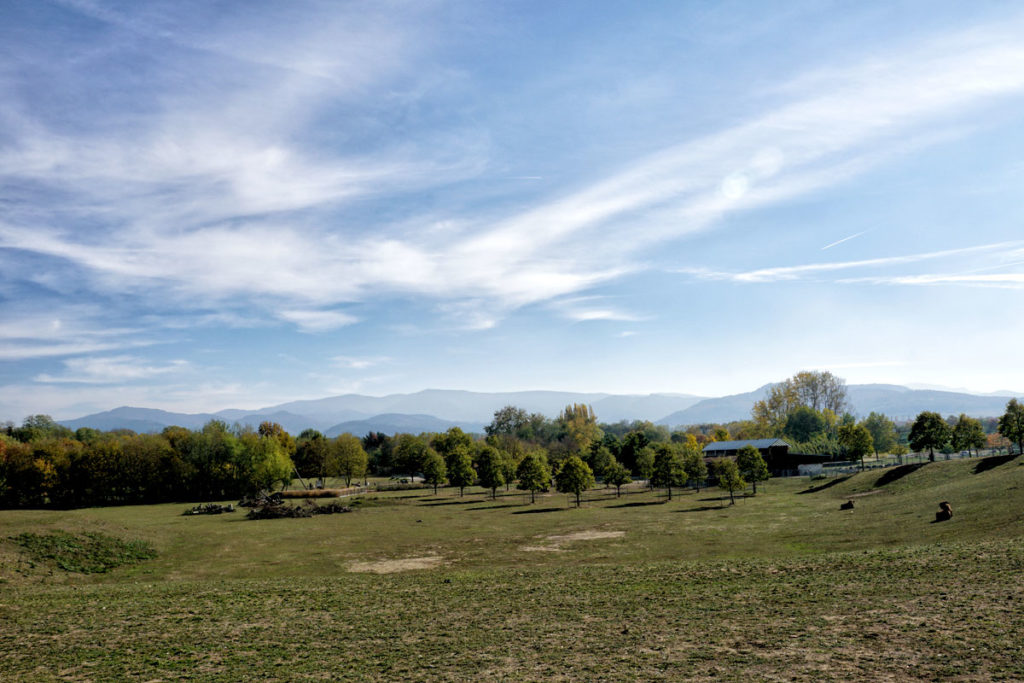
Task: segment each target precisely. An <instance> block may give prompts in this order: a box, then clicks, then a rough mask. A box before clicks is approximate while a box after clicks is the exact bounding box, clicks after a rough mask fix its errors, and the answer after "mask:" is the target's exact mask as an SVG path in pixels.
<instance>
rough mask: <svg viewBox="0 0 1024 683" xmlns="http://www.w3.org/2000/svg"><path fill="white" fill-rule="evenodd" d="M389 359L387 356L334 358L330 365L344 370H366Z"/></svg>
mask: <svg viewBox="0 0 1024 683" xmlns="http://www.w3.org/2000/svg"><path fill="white" fill-rule="evenodd" d="M389 360H390V359H389V358H388V357H387V356H371V357H365V358H360V357H355V356H334V357H333V358H331V363H332V364H333V365H335V366H336V367H339V368H343V369H346V370H366V369H368V368H372V367H374V366H376V365H380V364H381V363H386V362H387V361H389Z"/></svg>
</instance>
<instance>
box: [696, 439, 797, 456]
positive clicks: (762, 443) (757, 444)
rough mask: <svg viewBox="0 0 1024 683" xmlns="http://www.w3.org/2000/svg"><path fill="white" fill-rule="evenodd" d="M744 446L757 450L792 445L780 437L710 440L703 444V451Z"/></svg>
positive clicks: (733, 449) (735, 448) (734, 449)
mask: <svg viewBox="0 0 1024 683" xmlns="http://www.w3.org/2000/svg"><path fill="white" fill-rule="evenodd" d="M744 446H753V447H754V448H757V449H759V450H763V449H765V448H772V447H773V446H788V447H790V448H791V447H792V446H791V445H790V444H789V443H788V442H786V441H783V440H782V439H748V440H746V441H712V442H711V443H709V444H708V445H706V446H704V452H705V453H707V452H709V451H738V450H739V449H741V448H743V447H744Z"/></svg>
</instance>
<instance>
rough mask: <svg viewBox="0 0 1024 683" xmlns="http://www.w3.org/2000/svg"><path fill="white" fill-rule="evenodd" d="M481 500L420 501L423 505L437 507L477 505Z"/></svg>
mask: <svg viewBox="0 0 1024 683" xmlns="http://www.w3.org/2000/svg"><path fill="white" fill-rule="evenodd" d="M479 502H480V501H479V500H461V499H460V500H443V501H439V502H437V503H420V505H422V506H423V507H435V506H437V505H475V504H476V503H479Z"/></svg>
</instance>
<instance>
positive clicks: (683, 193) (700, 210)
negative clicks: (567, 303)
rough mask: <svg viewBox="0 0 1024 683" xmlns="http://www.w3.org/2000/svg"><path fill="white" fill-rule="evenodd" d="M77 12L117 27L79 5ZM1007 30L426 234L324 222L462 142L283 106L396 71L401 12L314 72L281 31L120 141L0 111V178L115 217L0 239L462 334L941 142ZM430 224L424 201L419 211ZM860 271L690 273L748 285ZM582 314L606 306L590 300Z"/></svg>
mask: <svg viewBox="0 0 1024 683" xmlns="http://www.w3.org/2000/svg"><path fill="white" fill-rule="evenodd" d="M75 5H76V7H78V8H79V9H80V10H82V11H85V12H87V13H91V14H92V15H95V16H100V18H103V19H104V20H107V21H111V22H112V23H115V24H118V25H122V24H124V21H125V20H123V18H118V17H119V16H120V15H117V14H116V13H113V12H112V11H110V10H103V9H102V8H101V7H100V6H97V5H95V4H93V3H76V4H75ZM133 21H134V20H133ZM1019 24H1020V22H1019V20H1018V21H1017V22H1016V24H1014V23H1013V22H1009V23H1008V24H1003V25H1000V26H987V27H979V28H976V29H973V30H969V31H964V32H962V33H960V34H956V35H944V36H941V37H938V38H936V39H935V40H934V41H931V42H926V43H917V44H912V45H908V46H903V47H902V48H901V47H898V46H897V47H893V48H892V49H890V51H889V52H888V53H886V52H883V51H879V52H877V53H876V54H874V55H872V57H871V58H870V59H867V60H865V61H862V62H860V63H850V64H847V65H839V66H834V67H832V68H829V69H821V70H818V71H815V72H814V73H811V74H808V75H805V76H801V77H798V78H794V79H792V81H791V82H789V83H788V84H786V85H785V87H780V88H779V89H778V90H777V91H776V92H772V93H770V96H771V97H772V98H774V100H775V105H774V106H773V107H769V108H768V109H767V110H766V111H765V113H763V114H761V115H758V116H754V117H752V118H750V119H748V120H747V121H746V122H744V123H740V124H738V125H733V126H730V127H726V128H723V129H722V130H720V131H718V132H715V133H712V134H709V135H705V136H703V137H698V138H692V139H683V140H680V141H678V142H676V143H675V144H672V145H669V146H668V147H665V148H664V149H663V151H660V152H658V153H656V154H652V155H649V156H640V157H637V158H633V159H627V160H624V161H621V162H620V164H619V166H618V167H609V168H605V169H604V174H603V176H602V175H601V174H594V173H588V174H586V175H587V176H589V177H590V181H589V182H588V181H585V180H582V176H580V177H576V178H574V179H572V180H570V181H569V182H565V181H563V182H562V184H561V185H556V186H547V187H544V188H541V189H538V190H536V191H532V192H530V193H528V194H525V195H523V196H522V198H521V199H520V200H519V201H518V203H516V204H512V205H510V208H505V209H503V212H504V213H503V215H493V214H486V215H485V214H483V213H474V212H472V211H467V210H465V209H463V210H460V211H457V212H456V213H455V214H454V215H452V216H449V217H447V218H446V219H445V222H446V224H450V225H454V226H457V227H456V228H455V229H453V230H445V231H441V232H437V231H434V230H430V229H424V227H425V222H424V221H419V220H417V218H418V214H417V213H416V211H417V209H411V213H410V214H408V215H406V216H405V217H404V218H403V219H402V220H400V221H387V220H385V221H383V222H380V223H375V224H372V225H365V224H362V220H364V219H362V218H353V217H348V218H347V219H339V218H338V217H337V215H336V214H335V213H334V211H335V209H336V208H337V206H338V204H339V202H347V201H349V200H354V199H356V198H365V197H374V196H376V197H381V198H387V197H388V196H391V195H395V194H396V193H398V194H401V193H404V192H409V191H410V190H411V189H414V188H425V187H440V186H445V185H447V184H450V183H452V182H454V181H456V180H459V179H464V178H467V177H472V176H474V175H477V174H479V172H480V170H481V168H483V166H484V164H485V163H486V162H485V160H484V158H483V157H482V156H480V155H479V154H477V152H476V151H470V153H468V154H466V153H461V155H460V156H459V157H457V160H456V161H455V162H453V163H449V162H446V161H441V160H440V159H439V158H432V157H430V156H429V155H423V154H422V150H417V149H415V148H410V149H407V150H400V151H399V150H395V149H393V148H390V147H388V146H382V147H379V148H377V149H374V150H372V151H370V152H367V153H365V154H361V155H353V154H348V153H342V152H339V151H337V150H327V151H323V150H315V149H313V148H312V147H310V146H309V145H305V144H301V143H296V142H295V141H294V137H295V136H294V133H295V131H296V127H295V125H294V123H293V122H292V121H291V119H290V117H292V116H294V112H295V111H297V110H299V109H304V110H305V113H304V114H303V115H302V116H301V117H300V118H301V119H302V120H303V121H309V120H310V118H311V117H315V116H317V115H318V112H321V111H322V110H326V109H329V108H330V107H331V106H335V105H336V104H337V102H338V100H339V98H341V99H343V98H344V96H345V95H344V93H340V94H339V93H338V92H336V90H335V85H333V80H332V78H331V77H330V75H331V74H332V73H346V69H349V68H354V65H357V64H359V61H360V59H361V58H367V59H370V60H371V62H372V63H373V64H377V62H381V64H382V66H380V68H376V67H371V68H370V69H369V73H370V76H368V77H367V78H366V79H365V80H363V81H360V83H362V85H361V86H360V87H369V85H370V84H381V83H385V82H387V79H389V78H391V77H393V75H394V74H395V73H396V71H398V72H401V71H403V70H404V69H408V68H409V63H408V60H409V58H410V55H412V54H414V53H415V49H416V48H415V45H420V44H424V43H429V42H430V37H429V36H424V35H422V33H417V31H416V30H415V29H414V28H412V27H411V26H410V25H408V24H406V23H403V24H401V25H400V26H399V27H398V28H395V29H394V31H393V32H392V33H387V32H388V30H389V29H388V26H389V25H388V24H387V22H384V21H382V22H380V23H379V24H375V25H374V30H377V31H380V32H381V35H382V37H381V38H380V44H381V45H383V46H384V49H383V50H378V48H379V46H378V45H377V44H369V43H367V42H364V41H358V40H357V41H356V43H355V44H356V45H357V46H358V49H356V48H350V47H346V48H344V49H342V50H341V52H338V53H333V52H331V50H330V48H329V47H325V48H324V49H323V50H321V51H318V52H317V54H319V55H321V56H320V57H318V59H319V60H320V61H321V62H322V63H320V64H316V65H312V66H311V65H310V64H309V63H306V61H304V59H303V58H302V57H301V56H300V57H296V54H297V53H296V52H295V51H294V50H293V42H294V39H295V36H290V37H289V40H288V41H287V44H286V43H285V41H283V40H282V42H281V43H280V44H275V45H271V46H270V47H269V49H268V50H267V53H268V55H267V56H264V57H260V58H259V59H257V60H256V61H260V62H261V63H263V62H267V63H269V64H270V65H271V66H274V68H276V67H277V66H282V65H283V66H284V67H286V68H283V69H281V73H278V74H277V75H276V77H275V76H274V74H268V73H266V72H260V73H259V74H258V75H259V77H260V78H261V79H267V78H269V81H267V82H266V83H263V82H261V86H260V89H259V90H258V91H257V90H256V89H254V87H253V85H252V82H251V81H245V80H244V79H243V81H242V82H241V83H235V84H234V87H231V88H227V89H226V90H225V91H224V92H223V93H221V94H220V96H219V97H215V98H213V100H212V102H210V103H208V104H206V105H205V106H202V107H201V108H200V110H199V112H198V114H197V113H194V112H192V111H191V107H192V106H193V104H194V101H193V100H192V99H190V98H189V97H186V96H184V95H182V96H181V97H178V98H176V97H174V96H171V97H166V96H165V100H166V101H167V102H169V104H168V105H166V106H167V108H166V109H165V111H164V112H163V116H161V117H158V119H157V121H158V123H157V124H156V125H155V126H153V127H152V128H149V129H142V130H132V131H129V133H128V134H127V136H119V135H115V134H111V133H108V132H103V133H102V134H100V133H89V132H74V131H60V132H58V133H55V132H54V131H52V130H50V129H49V128H47V126H46V125H45V124H44V123H43V122H40V121H38V120H34V119H32V118H31V117H26V116H25V115H23V113H22V112H21V111H20V110H19V109H18V108H17V107H16V106H12V105H8V106H7V107H6V108H5V109H4V110H3V111H4V112H6V120H8V121H14V122H15V123H17V124H18V127H17V129H16V130H17V131H18V133H19V134H18V135H17V136H16V137H17V138H18V139H19V142H18V143H17V144H15V145H13V146H8V147H6V148H4V149H3V150H2V151H0V175H3V176H4V177H7V178H12V179H20V180H26V181H31V182H33V183H39V184H42V185H44V186H48V187H50V188H52V189H54V190H59V191H61V192H66V193H69V194H70V195H71V196H72V197H74V198H75V199H74V201H73V202H72V203H71V205H70V206H68V207H65V209H64V210H65V211H70V212H71V213H72V214H77V217H78V218H79V219H81V220H86V221H90V222H94V221H96V220H97V218H98V217H102V218H103V219H104V221H105V223H106V224H107V225H109V226H113V227H111V228H109V232H108V233H107V234H106V235H104V236H102V237H97V236H96V235H95V234H93V235H84V234H82V233H80V232H78V231H74V230H62V229H57V228H55V227H53V226H54V225H56V224H57V222H56V221H55V220H53V217H52V216H48V215H45V213H44V214H42V215H40V214H38V213H33V214H32V215H20V214H19V215H18V219H17V220H13V221H12V220H10V219H9V220H8V221H7V223H6V224H5V225H2V226H0V248H2V247H6V248H9V249H19V250H25V251H28V252H34V253H38V254H45V255H47V256H50V257H56V258H60V259H64V260H67V261H71V262H74V263H75V264H78V265H79V266H81V267H82V268H84V269H86V270H87V271H88V272H91V273H93V274H94V275H95V282H96V286H98V287H100V288H103V289H105V290H111V289H115V288H124V287H131V288H133V289H134V290H135V291H137V292H140V293H147V294H148V295H149V296H165V295H167V294H172V295H177V296H178V299H177V300H178V301H183V300H187V299H188V298H189V297H191V298H193V299H194V298H195V297H201V303H203V304H209V303H211V302H217V301H222V300H259V299H260V298H261V297H267V296H270V297H272V298H273V302H272V304H273V307H274V308H276V309H278V310H284V311H291V312H292V313H290V314H288V315H291V317H290V318H289V317H288V315H285V314H282V315H281V316H280V317H282V318H283V319H285V320H289V321H291V322H296V323H297V324H299V325H300V327H302V328H303V329H305V330H307V331H308V330H313V329H330V328H331V327H337V326H338V325H341V324H346V323H347V322H349V321H347V320H346V319H345V317H344V316H345V315H348V314H341V313H337V312H334V313H332V314H330V315H327V316H325V315H319V314H308V313H304V314H302V315H301V316H299V317H296V315H297V314H296V313H295V312H301V311H307V312H308V311H323V310H324V309H326V308H329V307H331V306H339V305H345V304H347V303H352V302H356V301H367V300H372V299H379V298H382V297H391V296H399V297H403V296H414V297H426V298H429V299H432V300H434V301H435V302H437V303H438V304H439V305H440V307H441V309H442V310H454V311H457V312H462V313H465V312H467V311H469V312H472V311H478V312H480V311H486V314H484V313H480V314H479V315H477V314H472V315H468V316H466V319H467V320H470V319H475V320H477V323H476V324H475V325H471V326H475V327H476V328H478V329H486V328H488V327H491V326H493V325H494V324H496V322H497V321H498V320H500V318H501V317H502V316H504V315H506V314H507V313H508V312H509V311H512V310H515V309H516V308H519V307H522V306H524V305H528V304H533V303H538V302H545V301H552V300H556V299H557V298H559V297H564V296H567V295H571V294H576V293H580V292H583V291H586V290H587V289H589V288H591V287H593V286H594V285H596V284H599V283H602V282H607V281H609V280H613V279H616V278H619V277H621V276H623V275H625V274H627V273H631V272H636V271H637V270H641V269H643V268H645V267H646V266H645V265H644V264H643V262H642V261H643V259H642V258H641V256H640V255H641V254H642V253H644V251H645V250H648V249H650V248H651V247H652V246H655V245H658V244H662V243H664V242H666V241H670V240H674V239H678V238H680V237H683V236H686V235H688V234H691V233H694V232H697V231H701V230H707V229H709V228H711V227H713V226H715V225H716V224H717V223H718V221H720V219H721V218H722V217H724V216H726V215H728V214H730V213H732V212H737V211H746V210H751V209H756V208H760V207H766V206H772V205H775V204H778V203H780V202H784V201H787V200H791V199H793V198H795V197H800V196H804V195H807V194H810V193H813V192H815V191H819V190H821V189H823V188H828V187H833V186H835V185H837V184H840V183H843V182H846V181H848V180H849V179H850V178H851V177H854V176H856V175H858V174H862V173H864V172H865V171H867V170H870V169H871V168H874V167H875V166H877V165H878V164H880V163H884V161H885V160H886V159H888V158H890V156H891V154H892V151H891V150H892V149H893V148H895V149H897V150H898V149H900V148H901V145H902V146H904V147H906V146H909V147H913V146H914V145H915V144H916V145H922V144H924V145H927V144H931V142H932V141H934V140H936V139H940V138H941V137H942V136H941V135H939V136H936V133H935V129H936V128H940V129H941V128H943V126H947V125H950V126H952V125H953V122H955V121H956V120H957V117H958V116H959V115H961V114H963V113H964V112H968V111H971V109H972V108H974V107H978V106H981V105H983V104H985V103H987V102H991V101H993V100H994V99H996V98H1007V97H1013V96H1020V95H1021V94H1022V93H1024V47H1021V44H1020V41H1019V40H1018V39H1017V38H1018V34H1017V33H1016V29H1019V28H1020V26H1019ZM127 28H128V29H129V30H132V31H139V32H142V33H144V34H147V35H148V34H151V33H153V32H154V31H155V32H156V33H158V34H159V33H160V32H161V31H165V30H170V31H171V33H172V34H173V36H174V37H176V38H175V39H177V40H179V41H186V42H187V45H186V46H187V47H190V48H195V47H197V46H199V47H202V49H203V50H207V49H208V50H209V51H210V52H212V53H213V54H215V55H219V56H221V57H223V56H225V55H232V53H233V51H234V50H236V49H242V48H238V47H237V45H241V44H243V43H244V42H245V41H244V39H242V38H240V37H237V36H236V38H237V40H236V41H235V42H234V43H232V42H231V40H229V41H228V42H227V43H225V42H224V40H223V39H218V41H213V42H212V43H210V44H209V45H206V44H204V45H199V43H201V42H202V41H204V40H205V38H203V36H202V35H200V36H199V37H196V38H187V39H186V38H182V37H181V34H179V33H175V32H174V30H173V28H172V29H168V28H167V27H166V26H165V25H164V24H162V23H161V21H160V20H159V18H157V19H153V18H152V17H148V18H147V17H144V18H143V19H140V20H138V23H137V24H135V23H132V24H131V25H127ZM304 30H306V31H308V32H309V33H310V35H317V36H319V35H326V36H329V37H330V39H327V38H325V39H324V40H326V41H327V42H328V43H330V44H331V45H333V44H338V45H348V43H346V41H345V40H344V38H351V37H353V36H354V35H355V34H354V33H353V32H352V30H351V29H350V28H347V27H345V26H344V22H342V21H338V22H335V23H332V25H331V26H329V27H326V28H323V30H321V29H320V27H312V26H306V27H305V29H304ZM332 31H333V32H334V33H332ZM385 34H386V35H385ZM232 45H235V47H232ZM243 51H244V50H243ZM378 51H382V52H384V53H386V55H385V56H384V57H381V56H380V55H379V54H377V53H378ZM300 52H301V51H300ZM275 54H276V56H275ZM324 54H326V57H324V56H322V55H324ZM190 64H191V63H190ZM343 80H344V79H343ZM257 92H258V93H259V96H258V97H257V96H256V94H255V93H257ZM279 102H287V104H279ZM268 103H269V104H268ZM264 110H265V111H264ZM236 114H237V115H238V116H236ZM236 121H240V122H241V125H238V124H236ZM954 128H955V127H954ZM954 134H955V133H954ZM662 142H663V141H660V140H659V141H654V140H652V141H650V143H651V144H650V146H651V147H655V146H658V145H660V144H661V143H662ZM641 146H642V145H641ZM880 150H884V151H880ZM460 152H465V150H461V151H460ZM283 216H287V218H283ZM435 219H436V216H435V215H433V214H432V215H431V216H430V219H429V224H430V225H434V224H436V221H435ZM848 239H849V238H848ZM832 246H834V245H832ZM906 258H912V259H913V258H918V259H919V258H932V257H923V256H918V257H906ZM898 262H899V261H889V262H888V263H890V264H895V263H898ZM903 262H910V261H903ZM865 265H870V264H860V265H836V264H813V265H807V266H797V267H788V268H769V269H762V270H759V271H752V272H749V273H743V274H724V275H723V274H714V273H711V274H708V276H709V277H714V276H717V275H721V276H722V277H724V278H733V279H737V280H740V281H751V282H753V281H762V282H764V281H778V280H785V279H794V278H798V277H804V276H807V275H809V274H811V273H815V272H819V273H820V272H826V271H829V270H837V269H849V268H857V267H863V266H865ZM874 265H884V264H883V263H880V262H879V263H876V264H874ZM579 315H582V316H588V315H589V316H591V317H590V318H589V319H598V318H601V319H610V318H615V317H616V315H617V314H615V312H614V311H610V310H605V309H594V310H590V311H589V312H588V311H586V310H581V311H580V312H579ZM303 316H304V317H303ZM584 319H585V318H584ZM619 319H621V318H619Z"/></svg>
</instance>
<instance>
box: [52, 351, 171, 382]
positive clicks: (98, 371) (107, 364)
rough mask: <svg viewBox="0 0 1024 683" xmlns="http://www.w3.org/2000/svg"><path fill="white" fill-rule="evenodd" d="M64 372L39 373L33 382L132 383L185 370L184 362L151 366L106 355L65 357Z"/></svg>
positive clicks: (135, 359)
mask: <svg viewBox="0 0 1024 683" xmlns="http://www.w3.org/2000/svg"><path fill="white" fill-rule="evenodd" d="M64 366H65V367H66V368H67V373H65V374H63V375H50V374H46V373H43V374H40V375H37V376H36V377H35V381H36V382H44V383H50V384H63V383H73V384H119V383H122V382H132V381H135V380H142V379H152V378H154V377H158V376H160V375H169V374H176V373H180V372H183V371H185V370H188V369H189V368H190V365H189V363H188V362H187V361H184V360H172V361H170V362H168V363H165V364H162V365H154V364H152V363H149V362H147V361H145V360H143V359H141V358H137V357H134V356H106V357H87V358H69V359H67V360H65V361H64Z"/></svg>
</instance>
